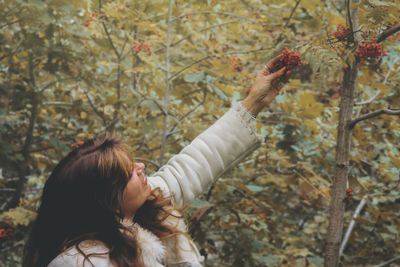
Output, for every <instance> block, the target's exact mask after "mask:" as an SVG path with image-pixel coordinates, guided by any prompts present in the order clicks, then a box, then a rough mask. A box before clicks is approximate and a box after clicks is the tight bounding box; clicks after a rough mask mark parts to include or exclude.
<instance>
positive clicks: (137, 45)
mask: <svg viewBox="0 0 400 267" xmlns="http://www.w3.org/2000/svg"><path fill="white" fill-rule="evenodd" d="M132 49H133V51H134V52H135V53H136V54H138V53H139V52H140V51H141V50H142V43H141V42H135V43H134V44H133V45H132Z"/></svg>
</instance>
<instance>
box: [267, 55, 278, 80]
mask: <svg viewBox="0 0 400 267" xmlns="http://www.w3.org/2000/svg"><path fill="white" fill-rule="evenodd" d="M280 58H281V55H279V56H276V57H274V58H273V59H271V60H270V61H268V62H267V64H265V75H268V74H271V73H272V71H273V67H274V66H275V65H276V64H277V63H278V62H279V59H280Z"/></svg>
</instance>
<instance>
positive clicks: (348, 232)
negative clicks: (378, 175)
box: [339, 195, 368, 258]
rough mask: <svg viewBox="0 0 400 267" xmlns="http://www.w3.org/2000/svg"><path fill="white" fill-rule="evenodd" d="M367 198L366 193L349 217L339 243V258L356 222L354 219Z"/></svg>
mask: <svg viewBox="0 0 400 267" xmlns="http://www.w3.org/2000/svg"><path fill="white" fill-rule="evenodd" d="M367 199H368V195H365V196H364V197H363V198H362V199H361V201H360V203H359V204H358V206H357V208H356V210H355V211H354V213H353V217H352V219H351V222H350V224H349V226H348V228H347V231H346V234H345V235H344V238H343V241H342V244H341V245H340V250H339V258H340V257H341V256H342V254H343V251H344V249H345V248H346V245H347V242H348V241H349V238H350V235H351V233H352V232H353V229H354V226H355V224H356V219H357V218H358V215H359V214H360V212H361V211H362V209H363V208H364V206H365V204H367Z"/></svg>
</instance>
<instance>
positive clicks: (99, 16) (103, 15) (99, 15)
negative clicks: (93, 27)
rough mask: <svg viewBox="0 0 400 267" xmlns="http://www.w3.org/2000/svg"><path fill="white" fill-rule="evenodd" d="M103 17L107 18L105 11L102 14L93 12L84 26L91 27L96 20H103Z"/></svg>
mask: <svg viewBox="0 0 400 267" xmlns="http://www.w3.org/2000/svg"><path fill="white" fill-rule="evenodd" d="M103 17H105V14H104V12H103V11H101V12H100V13H97V12H92V13H90V14H89V18H87V19H86V20H85V23H84V25H85V27H89V26H90V24H91V23H92V21H93V20H95V19H96V18H103Z"/></svg>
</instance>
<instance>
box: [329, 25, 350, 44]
mask: <svg viewBox="0 0 400 267" xmlns="http://www.w3.org/2000/svg"><path fill="white" fill-rule="evenodd" d="M350 33H351V31H350V29H349V28H346V27H344V26H343V25H338V26H337V29H336V31H335V32H333V33H332V35H333V36H334V37H335V38H336V39H338V40H339V41H346V40H347V38H348V37H349V35H350Z"/></svg>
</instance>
